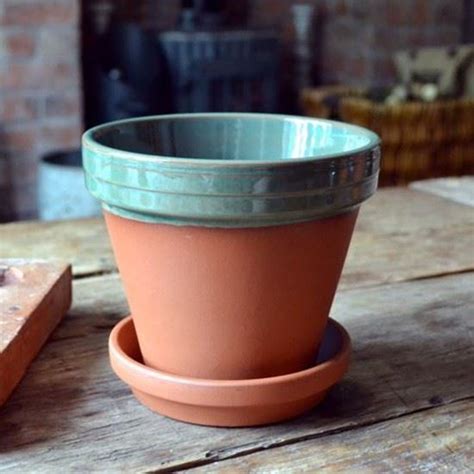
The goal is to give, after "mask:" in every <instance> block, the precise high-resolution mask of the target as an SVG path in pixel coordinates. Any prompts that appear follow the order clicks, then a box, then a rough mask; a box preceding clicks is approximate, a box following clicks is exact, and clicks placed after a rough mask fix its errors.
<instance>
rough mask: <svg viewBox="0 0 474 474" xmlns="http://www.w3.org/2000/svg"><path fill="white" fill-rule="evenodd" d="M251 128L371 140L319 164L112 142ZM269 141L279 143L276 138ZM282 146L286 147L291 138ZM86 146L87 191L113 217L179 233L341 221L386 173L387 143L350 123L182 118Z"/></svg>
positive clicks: (147, 120) (316, 159) (105, 130)
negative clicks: (176, 131)
mask: <svg viewBox="0 0 474 474" xmlns="http://www.w3.org/2000/svg"><path fill="white" fill-rule="evenodd" d="M246 120H248V121H253V122H249V124H250V123H252V124H253V123H254V122H255V123H256V124H259V125H267V124H270V125H271V124H272V122H273V123H275V124H276V125H278V127H280V128H281V127H282V126H286V125H288V127H292V126H300V127H306V128H308V127H326V128H330V127H332V128H333V129H334V130H335V131H337V132H338V133H340V134H347V133H349V134H352V136H355V137H360V138H363V141H364V143H363V145H362V146H357V147H353V148H351V149H348V150H347V149H346V150H336V151H331V152H328V153H319V154H318V153H315V154H314V155H313V156H312V155H308V152H306V153H305V155H304V156H302V157H298V156H292V157H280V156H277V157H276V159H274V158H273V157H270V158H269V159H262V158H260V159H252V158H250V159H235V158H231V159H225V158H220V159H215V158H206V157H201V156H199V157H198V158H192V157H189V155H188V156H183V157H180V156H166V154H161V153H160V154H155V152H154V151H152V152H149V151H147V152H145V153H143V152H136V151H128V150H126V149H123V148H122V147H120V148H119V147H115V146H110V144H109V143H107V140H108V141H113V140H110V139H109V138H107V139H104V137H110V136H112V135H113V134H117V133H118V134H119V135H120V133H122V131H123V129H124V128H127V127H136V126H138V127H142V128H143V129H145V130H146V129H147V128H153V127H156V126H157V124H158V126H160V127H163V126H164V125H165V124H169V123H177V122H178V121H181V122H182V123H184V122H188V123H189V124H191V133H193V130H192V124H193V123H194V124H196V125H198V124H200V126H206V123H207V124H211V125H212V122H213V123H214V126H215V125H216V124H217V123H218V122H226V121H227V123H229V124H230V125H232V126H233V125H234V124H238V123H243V122H242V121H244V122H245V121H246ZM205 121H208V122H205ZM189 124H188V125H189ZM230 125H229V126H230ZM196 135H197V133H196ZM201 136H202V135H201ZM257 136H258V134H257ZM268 136H269V138H267V139H269V140H270V141H271V140H273V138H272V137H273V135H272V134H269V135H268ZM341 136H342V135H341ZM152 140H155V138H154V137H153V138H152ZM198 140H199V138H198ZM275 140H280V142H281V141H282V140H283V137H282V136H277V137H275ZM104 141H105V142H106V143H105V144H104ZM216 143H217V142H216ZM82 145H83V146H82V150H83V151H82V153H83V165H84V170H85V175H86V186H87V188H88V189H89V191H90V192H91V194H92V195H93V196H95V197H96V198H97V199H99V200H100V201H101V202H102V206H103V208H104V209H105V210H107V211H109V212H111V213H113V214H116V215H119V216H122V217H126V218H130V219H134V220H139V221H144V222H152V223H164V224H173V225H198V226H209V227H263V226H269V225H284V224H290V223H296V222H303V221H307V220H313V219H319V218H323V217H328V216H333V215H337V214H340V213H343V212H347V211H349V210H351V209H354V208H356V207H358V206H359V205H360V204H361V203H362V202H363V201H365V200H366V199H368V198H369V197H370V196H371V195H372V194H373V193H374V192H375V190H376V188H377V180H378V172H379V167H380V139H379V137H378V136H377V135H376V134H375V133H373V132H371V131H369V130H367V129H365V128H362V127H358V126H355V125H349V124H345V123H342V122H335V121H330V120H323V119H313V118H307V117H299V116H290V115H278V114H241V113H205V114H174V115H161V116H152V117H141V118H135V119H126V120H119V121H116V122H111V123H107V124H104V125H99V126H97V127H94V128H92V129H90V130H88V131H87V132H86V133H85V134H84V135H83V139H82ZM191 145H192V144H191ZM158 146H160V145H159V144H158ZM186 146H187V147H188V145H186ZM216 146H217V144H216ZM129 148H130V147H129ZM132 148H133V147H132ZM214 148H215V147H212V146H211V147H210V148H209V149H210V150H213V149H214ZM248 149H249V150H252V149H253V148H252V146H251V145H250V146H248ZM262 149H265V148H262Z"/></svg>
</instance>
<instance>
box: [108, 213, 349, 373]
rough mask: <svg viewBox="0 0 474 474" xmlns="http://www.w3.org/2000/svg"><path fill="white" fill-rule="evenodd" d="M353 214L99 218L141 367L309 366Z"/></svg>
mask: <svg viewBox="0 0 474 474" xmlns="http://www.w3.org/2000/svg"><path fill="white" fill-rule="evenodd" d="M356 216H357V212H356V211H353V212H349V213H345V214H341V215H338V216H336V217H330V218H326V219H321V220H315V221H310V222H303V223H299V224H290V225H285V226H273V227H257V228H242V229H219V228H206V227H192V226H185V227H178V226H172V225H166V224H148V223H144V222H138V221H133V220H131V219H124V218H122V217H119V216H115V215H113V214H111V213H108V212H106V213H105V217H106V222H107V228H108V230H109V234H110V237H111V240H112V245H113V248H114V251H115V256H116V259H117V262H118V266H119V269H120V273H121V275H122V280H123V283H124V285H125V291H126V293H127V297H128V300H129V303H130V308H131V311H132V314H133V315H134V319H135V325H136V328H137V331H138V334H139V340H140V347H141V350H142V354H143V357H144V360H145V363H146V364H147V365H149V366H150V367H154V368H156V369H161V370H164V371H166V372H170V373H174V374H180V375H187V376H191V377H202V378H214V379H248V378H256V377H270V376H272V375H280V374H286V373H290V372H294V371H296V370H302V369H305V368H307V367H309V365H310V364H311V362H312V361H313V360H314V354H315V351H316V350H317V346H318V343H319V341H320V340H321V336H322V333H323V331H324V328H325V327H326V322H327V318H328V314H329V309H330V307H331V303H332V299H333V297H334V293H335V290H336V285H337V282H338V280H339V276H340V273H341V270H342V265H343V263H344V258H345V256H346V252H347V248H348V246H349V241H350V238H351V234H352V229H353V226H354V223H355V219H356ZM151 282H152V283H151Z"/></svg>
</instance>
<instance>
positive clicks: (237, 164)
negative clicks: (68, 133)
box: [82, 112, 381, 168]
mask: <svg viewBox="0 0 474 474" xmlns="http://www.w3.org/2000/svg"><path fill="white" fill-rule="evenodd" d="M191 118H192V119H222V118H229V119H232V118H234V119H235V118H248V119H251V118H261V119H265V118H268V119H272V120H281V121H290V122H301V123H314V124H318V123H325V124H331V125H334V126H337V127H340V128H341V130H352V131H354V132H356V133H357V134H360V135H364V136H366V137H367V138H368V140H369V141H368V143H367V144H366V145H363V146H360V147H355V148H353V149H351V150H346V151H343V152H334V153H327V154H324V155H321V156H317V155H313V156H309V157H308V156H306V157H296V158H288V159H286V158H280V159H273V160H242V159H238V160H234V159H232V160H228V159H208V158H192V157H186V156H182V157H181V156H168V155H161V154H147V153H139V152H133V151H126V150H122V149H120V148H114V147H111V146H107V145H103V144H102V143H100V142H99V141H98V140H97V139H96V136H95V135H96V134H98V133H99V134H100V133H104V132H106V131H108V130H109V129H111V128H113V127H116V126H119V125H124V124H129V123H139V122H157V121H166V120H175V119H177V120H187V119H191ZM82 144H83V146H84V147H87V148H88V149H89V150H91V151H95V152H98V153H101V154H104V155H113V157H114V158H119V159H134V160H139V161H151V162H153V163H160V162H163V163H168V164H174V165H177V166H183V165H185V166H203V167H209V166H211V165H212V167H213V168H215V167H218V168H241V167H243V168H247V167H249V166H251V167H252V168H268V167H269V166H271V167H278V168H279V167H288V166H289V167H291V166H292V165H295V164H297V163H312V162H315V161H317V162H318V163H321V164H324V163H325V162H326V161H331V160H334V159H337V158H344V157H350V156H354V155H357V154H360V153H364V152H367V151H369V150H372V149H374V148H376V147H377V146H380V144H381V139H380V137H379V136H378V135H377V134H376V133H375V132H373V131H371V130H369V129H367V128H364V127H360V126H358V125H354V124H349V123H345V122H341V121H337V120H329V119H323V118H313V117H305V116H299V115H288V114H268V113H250V112H245V113H239V112H203V113H182V114H165V115H148V116H144V117H134V118H128V119H121V120H115V121H112V122H107V123H104V124H101V125H97V126H95V127H92V128H90V129H89V130H87V131H86V132H84V134H83V136H82Z"/></svg>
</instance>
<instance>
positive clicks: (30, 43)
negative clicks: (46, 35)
mask: <svg viewBox="0 0 474 474" xmlns="http://www.w3.org/2000/svg"><path fill="white" fill-rule="evenodd" d="M0 45H2V46H1V52H2V54H3V55H4V56H5V55H6V56H7V57H8V58H26V57H31V56H32V55H33V54H34V52H35V46H36V44H35V38H34V36H33V35H32V34H31V33H29V32H28V31H0Z"/></svg>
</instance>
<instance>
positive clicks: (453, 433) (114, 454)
mask: <svg viewBox="0 0 474 474" xmlns="http://www.w3.org/2000/svg"><path fill="white" fill-rule="evenodd" d="M450 183H451V184H450ZM456 183H457V184H455V185H453V181H452V180H451V181H449V180H441V181H435V182H427V183H421V184H419V183H418V184H415V185H414V187H415V188H417V189H418V191H415V190H412V189H406V188H404V189H383V190H380V191H379V192H378V194H377V195H376V196H375V197H374V198H373V199H372V200H371V201H369V202H368V203H367V204H366V205H365V206H364V207H363V210H362V212H361V215H360V219H359V222H358V225H357V229H356V232H355V235H354V239H353V243H352V246H351V250H350V254H349V257H348V261H347V264H346V268H345V271H344V275H343V277H342V281H341V284H340V287H339V291H338V295H337V298H336V301H335V304H334V307H333V310H332V316H333V317H334V318H336V319H338V320H339V321H341V322H342V323H343V324H344V325H345V326H346V328H347V329H348V330H349V332H350V334H351V336H352V339H353V346H354V354H353V362H352V365H351V368H350V371H349V373H348V374H347V376H346V377H345V378H344V380H343V382H342V383H340V384H339V385H338V386H337V387H336V388H335V389H334V390H333V391H332V392H331V393H330V395H329V397H328V399H327V400H326V401H325V402H324V403H323V405H322V406H320V407H319V408H317V409H315V410H313V411H312V412H310V413H308V414H307V415H305V416H302V417H300V418H298V419H296V420H294V421H291V422H287V423H282V424H278V425H274V426H268V427H262V428H248V429H217V428H206V427H200V426H192V425H187V424H184V423H179V422H175V421H172V420H169V419H166V418H163V417H161V416H158V415H155V414H152V413H151V412H149V411H148V410H147V409H146V408H144V407H142V406H141V405H140V404H139V403H138V402H136V401H135V399H134V398H133V396H132V395H131V393H130V392H129V389H128V388H127V387H126V386H125V385H124V384H123V383H122V382H121V381H120V380H119V379H117V378H116V377H115V375H114V374H113V373H112V371H111V369H110V367H109V363H108V359H107V337H108V334H109V332H110V329H111V328H112V326H113V325H114V324H115V323H117V321H119V320H120V319H121V318H123V317H124V316H125V315H127V313H128V309H127V303H126V301H125V297H124V294H123V291H122V286H121V284H120V279H119V277H118V275H117V273H116V269H115V264H114V259H113V256H112V253H111V250H110V248H109V244H108V241H107V237H106V234H105V229H104V224H103V222H102V221H101V220H82V221H68V222H58V223H38V222H29V223H14V224H7V225H3V226H0V255H1V256H5V257H13V256H22V257H26V256H34V257H56V258H61V259H66V260H69V261H72V262H73V265H74V273H75V277H76V278H75V281H74V305H73V308H72V309H71V311H70V312H69V314H68V315H67V317H66V319H65V320H64V322H63V323H62V324H61V325H60V327H59V328H58V329H57V330H56V331H55V332H54V334H53V335H52V337H51V338H50V340H49V342H48V343H47V344H46V346H45V347H44V349H43V350H42V352H41V354H40V356H39V357H38V358H37V359H36V361H35V362H34V363H33V365H32V366H31V368H30V370H29V371H28V374H27V376H26V377H25V379H24V380H23V381H22V383H21V384H20V386H19V387H18V389H17V390H16V391H15V392H14V394H13V396H12V397H11V399H10V400H9V402H7V404H6V405H5V406H4V407H3V408H2V409H0V470H5V471H8V472H22V473H25V472H32V471H35V472H38V471H44V472H56V471H58V472H59V471H62V472H69V471H71V470H75V471H79V472H90V471H100V472H104V471H107V472H110V471H118V470H121V471H128V472H139V471H173V470H185V469H196V470H198V471H199V470H201V471H202V472H214V471H222V472H232V473H233V472H249V471H251V472H270V471H271V472H278V471H281V472H301V471H311V472H315V471H316V470H322V471H332V472H334V471H351V472H354V471H359V472H361V471H362V472H421V471H423V472H447V473H454V472H456V473H459V472H473V468H474V344H473V342H474V340H473V327H474V324H473V323H474V318H473V315H474V291H473V290H474V209H473V208H472V207H470V206H469V203H470V204H471V205H472V204H474V195H473V194H472V189H473V188H472V185H473V179H472V178H465V180H458V181H456ZM450 188H452V189H454V190H455V192H453V193H451V194H450V193H449V192H448V191H449V189H450ZM461 188H462V189H461ZM440 189H441V192H440ZM447 189H448V191H447ZM439 193H440V194H441V195H442V197H440V196H439V195H436V194H439ZM461 194H463V198H462V200H461V202H464V204H461V203H460V202H457V201H459V196H460V195H461ZM451 197H453V199H451ZM456 200H457V201H456Z"/></svg>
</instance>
